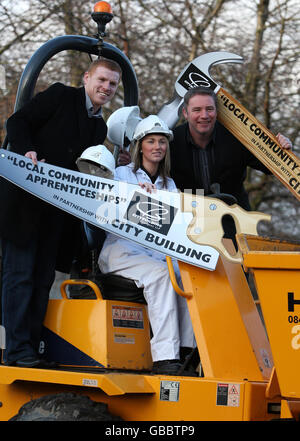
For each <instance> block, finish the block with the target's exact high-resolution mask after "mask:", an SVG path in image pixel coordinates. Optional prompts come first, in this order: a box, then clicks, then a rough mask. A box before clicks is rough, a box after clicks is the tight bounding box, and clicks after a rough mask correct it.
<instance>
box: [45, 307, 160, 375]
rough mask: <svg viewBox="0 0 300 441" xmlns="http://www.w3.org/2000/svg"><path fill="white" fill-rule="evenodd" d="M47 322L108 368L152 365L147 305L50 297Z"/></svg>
mask: <svg viewBox="0 0 300 441" xmlns="http://www.w3.org/2000/svg"><path fill="white" fill-rule="evenodd" d="M113 314H115V315H116V316H117V315H118V314H119V316H120V318H119V319H115V318H114V317H113ZM131 316H132V317H131ZM135 319H136V320H135ZM134 321H136V323H140V324H141V327H140V328H139V327H138V326H136V325H135V324H134ZM116 323H119V326H118V324H116ZM126 323H127V324H126ZM132 323H133V324H132ZM44 325H45V327H46V328H48V329H50V330H51V331H52V332H54V333H55V334H57V335H59V336H60V337H61V338H63V339H64V340H66V341H67V342H69V343H70V344H72V345H73V346H75V348H77V349H79V350H80V351H82V352H83V353H84V354H87V355H88V356H89V357H91V358H92V359H94V360H96V361H97V362H99V363H100V364H102V365H103V366H104V367H110V368H119V369H133V370H135V369H150V368H151V366H152V358H151V352H150V331H149V321H148V317H147V313H146V309H145V306H144V305H141V304H137V303H127V302H120V301H112V300H102V299H97V300H91V299H89V300H77V299H76V300H69V299H62V300H60V299H59V300H50V301H49V304H48V310H47V314H46V318H45V321H44Z"/></svg>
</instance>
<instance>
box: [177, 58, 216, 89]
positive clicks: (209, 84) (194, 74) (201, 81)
mask: <svg viewBox="0 0 300 441" xmlns="http://www.w3.org/2000/svg"><path fill="white" fill-rule="evenodd" d="M178 83H179V84H180V85H181V86H182V87H184V88H185V89H186V90H189V89H192V88H194V87H206V88H207V89H211V90H215V88H216V87H217V84H216V83H214V81H213V80H212V79H211V78H209V77H208V76H206V75H205V74H204V73H203V72H202V71H201V70H200V69H198V67H196V66H195V65H194V64H193V63H191V64H190V66H189V67H188V68H187V69H186V70H185V71H184V74H183V75H182V76H181V77H180V78H179V80H178Z"/></svg>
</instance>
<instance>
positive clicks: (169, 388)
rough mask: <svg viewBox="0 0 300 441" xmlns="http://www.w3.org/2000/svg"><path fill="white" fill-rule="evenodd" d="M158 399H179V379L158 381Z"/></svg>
mask: <svg viewBox="0 0 300 441" xmlns="http://www.w3.org/2000/svg"><path fill="white" fill-rule="evenodd" d="M159 399H160V401H178V400H179V381H167V380H163V381H161V382H160V397H159Z"/></svg>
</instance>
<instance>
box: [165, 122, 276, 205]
mask: <svg viewBox="0 0 300 441" xmlns="http://www.w3.org/2000/svg"><path fill="white" fill-rule="evenodd" d="M212 148H213V155H212V156H213V164H212V170H211V182H210V184H213V183H218V184H220V191H221V193H227V194H231V195H233V196H235V197H236V199H237V202H238V204H239V205H240V206H241V207H242V208H244V209H246V210H250V205H249V199H248V195H247V192H246V191H245V188H244V180H245V178H246V171H247V167H251V168H254V169H256V170H260V171H262V172H264V173H266V174H270V171H269V170H268V169H267V168H266V167H265V166H264V165H263V164H262V163H261V162H260V161H259V160H258V159H257V158H256V157H255V156H254V155H253V154H252V153H251V152H250V151H249V150H248V149H247V148H246V147H244V146H243V145H242V144H241V143H240V142H239V141H238V140H237V139H236V138H235V137H234V136H233V135H232V134H231V133H230V132H229V131H228V130H227V129H226V128H225V127H224V126H222V125H221V124H220V123H219V122H217V123H216V127H215V132H214V141H213V147H212ZM170 152H171V176H172V178H173V179H174V181H175V183H176V186H177V187H178V188H179V189H180V190H181V191H184V190H185V189H190V190H192V192H193V193H195V192H196V190H197V189H203V188H205V186H204V183H202V182H201V173H200V171H199V170H197V169H196V168H195V161H194V156H193V148H192V147H191V145H190V143H189V142H188V124H187V123H185V124H182V125H180V126H178V127H176V128H175V129H174V140H173V141H172V142H171V144H170ZM207 194H208V193H207Z"/></svg>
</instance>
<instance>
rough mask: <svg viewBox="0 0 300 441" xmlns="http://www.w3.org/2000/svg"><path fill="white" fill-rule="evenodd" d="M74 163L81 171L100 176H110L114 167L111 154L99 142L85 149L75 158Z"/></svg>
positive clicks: (113, 159)
mask: <svg viewBox="0 0 300 441" xmlns="http://www.w3.org/2000/svg"><path fill="white" fill-rule="evenodd" d="M76 165H77V167H78V169H79V171H81V172H82V173H87V174H90V175H95V176H101V177H102V178H112V177H113V174H114V170H115V167H116V164H115V158H114V157H113V154H112V153H111V152H110V151H109V150H108V148H106V147H105V145H101V144H99V145H94V146H92V147H88V148H87V149H85V150H84V151H83V152H82V154H81V156H80V158H78V159H77V161H76Z"/></svg>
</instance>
